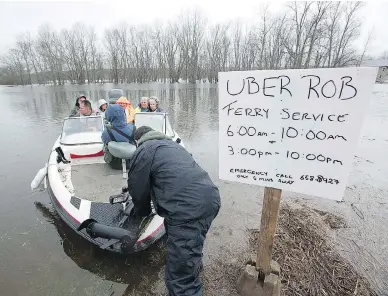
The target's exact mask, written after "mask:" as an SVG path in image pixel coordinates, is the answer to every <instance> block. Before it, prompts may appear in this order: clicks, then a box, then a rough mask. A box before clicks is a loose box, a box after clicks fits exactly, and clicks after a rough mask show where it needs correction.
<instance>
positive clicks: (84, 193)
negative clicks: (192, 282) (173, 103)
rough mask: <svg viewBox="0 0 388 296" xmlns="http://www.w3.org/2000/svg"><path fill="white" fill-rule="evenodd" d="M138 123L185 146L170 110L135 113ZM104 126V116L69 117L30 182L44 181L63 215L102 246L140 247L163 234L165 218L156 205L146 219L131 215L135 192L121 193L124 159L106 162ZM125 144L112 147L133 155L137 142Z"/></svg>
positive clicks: (129, 250)
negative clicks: (119, 162)
mask: <svg viewBox="0 0 388 296" xmlns="http://www.w3.org/2000/svg"><path fill="white" fill-rule="evenodd" d="M135 123H136V127H137V128H138V127H140V126H144V125H146V126H150V127H151V128H153V129H154V130H157V131H160V132H163V133H165V134H166V135H167V136H169V137H171V138H172V140H173V141H176V142H178V143H179V144H180V145H182V146H183V147H184V144H183V142H182V140H181V139H180V138H179V135H178V134H177V133H176V132H175V131H174V130H173V128H172V127H171V124H170V121H169V119H168V114H167V113H151V112H146V113H136V115H135ZM104 128H105V126H104V122H103V118H102V117H101V116H88V117H68V118H65V119H64V122H63V127H62V132H61V135H60V136H59V137H58V139H57V140H56V141H55V143H54V145H53V148H52V151H51V153H50V156H49V159H48V162H47V164H46V166H45V167H44V168H43V169H41V170H40V171H39V172H38V174H37V176H36V177H35V179H34V180H33V181H32V183H31V187H32V189H35V188H37V187H38V186H39V184H41V183H42V181H43V184H45V188H47V190H48V193H49V196H50V199H51V201H52V204H53V206H54V208H55V209H56V211H57V212H58V214H59V215H60V217H61V218H62V219H63V220H64V221H65V222H66V223H67V224H68V225H69V226H70V227H71V228H72V229H74V230H75V231H76V232H77V233H78V234H80V235H81V236H83V237H84V238H85V239H87V240H88V241H90V242H92V243H94V244H96V245H97V246H99V247H100V248H102V249H106V250H109V251H114V252H119V253H134V252H138V251H142V250H144V249H146V248H148V247H149V246H150V245H151V244H153V243H155V242H156V241H157V240H159V239H160V238H161V237H162V236H163V235H164V234H165V229H164V223H163V218H162V217H160V216H158V215H157V214H156V212H155V211H154V210H153V212H152V214H151V215H150V216H148V217H146V218H145V219H143V220H142V221H135V220H134V219H132V218H131V217H129V212H130V210H131V209H132V208H133V203H132V201H131V197H130V196H129V194H128V193H127V192H126V190H123V191H122V192H121V193H120V194H117V193H118V191H119V190H121V188H123V186H126V174H125V173H126V171H125V170H126V166H125V160H123V163H124V165H123V167H122V170H121V169H120V170H117V169H113V168H111V167H110V165H109V164H107V163H105V161H104V152H103V143H102V140H101V134H102V132H103V130H104ZM110 144H112V145H113V146H114V145H115V144H117V143H116V142H110ZM126 144H127V146H126V147H124V148H123V147H119V148H118V149H125V151H119V153H118V154H116V155H115V154H114V153H113V152H112V151H111V149H110V151H111V153H112V154H113V155H114V156H119V157H127V158H129V161H130V157H131V155H132V154H133V152H134V151H135V149H136V147H135V146H134V145H131V144H129V143H126ZM114 148H115V147H114ZM116 148H117V147H116ZM120 155H126V156H120ZM123 172H124V178H123Z"/></svg>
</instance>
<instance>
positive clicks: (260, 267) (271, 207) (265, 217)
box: [256, 187, 282, 276]
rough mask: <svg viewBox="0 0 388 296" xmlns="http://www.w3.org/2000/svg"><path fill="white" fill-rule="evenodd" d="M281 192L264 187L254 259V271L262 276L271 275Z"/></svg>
mask: <svg viewBox="0 0 388 296" xmlns="http://www.w3.org/2000/svg"><path fill="white" fill-rule="evenodd" d="M281 196H282V190H281V189H276V188H270V187H265V189H264V200H263V210H262V212H261V224H260V233H259V249H258V251H257V258H256V270H257V271H259V273H261V275H262V276H266V275H269V274H270V273H271V260H272V249H273V243H274V238H275V233H276V227H277V224H278V217H279V207H280V199H281Z"/></svg>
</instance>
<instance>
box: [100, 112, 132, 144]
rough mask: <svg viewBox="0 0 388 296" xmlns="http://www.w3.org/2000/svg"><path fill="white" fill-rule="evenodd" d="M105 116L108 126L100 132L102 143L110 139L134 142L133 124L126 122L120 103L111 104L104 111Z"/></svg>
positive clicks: (106, 142)
mask: <svg viewBox="0 0 388 296" xmlns="http://www.w3.org/2000/svg"><path fill="white" fill-rule="evenodd" d="M105 118H106V119H107V120H108V121H109V122H110V126H106V129H104V131H103V132H102V135H101V139H102V142H103V143H104V144H108V142H110V141H116V142H130V143H133V144H135V142H134V134H133V132H134V128H135V126H134V125H133V124H130V123H129V124H128V123H127V120H126V116H125V112H124V110H123V108H121V106H120V105H117V104H113V105H109V107H108V108H107V109H106V111H105Z"/></svg>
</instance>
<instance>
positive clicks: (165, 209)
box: [128, 131, 220, 223]
mask: <svg viewBox="0 0 388 296" xmlns="http://www.w3.org/2000/svg"><path fill="white" fill-rule="evenodd" d="M164 137H165V136H164V134H161V133H158V132H155V131H151V132H148V133H146V134H145V135H143V137H141V138H140V139H139V147H138V148H137V150H136V152H135V154H134V155H133V157H132V158H131V161H130V165H129V168H128V190H129V193H130V195H131V196H132V200H133V203H134V208H135V213H137V214H139V215H147V214H149V213H150V211H151V208H150V201H151V199H152V200H153V203H154V205H155V209H156V212H157V213H158V215H160V216H162V217H164V218H165V219H166V221H167V222H169V223H174V222H176V223H180V222H185V221H190V220H195V219H201V218H204V217H208V216H209V215H212V214H214V211H215V210H218V209H219V208H220V195H219V191H218V188H217V187H216V186H215V185H214V184H213V182H212V181H211V179H210V177H209V175H208V173H207V172H206V171H204V170H203V169H202V168H201V167H200V166H199V165H198V164H197V163H196V162H195V160H194V159H193V157H192V156H191V155H190V153H189V152H188V151H187V150H186V149H185V148H183V147H182V146H180V145H179V144H178V143H176V142H174V141H172V140H170V139H163V138H164ZM155 138H156V139H155Z"/></svg>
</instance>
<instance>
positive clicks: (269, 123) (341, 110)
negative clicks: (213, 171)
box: [219, 67, 377, 200]
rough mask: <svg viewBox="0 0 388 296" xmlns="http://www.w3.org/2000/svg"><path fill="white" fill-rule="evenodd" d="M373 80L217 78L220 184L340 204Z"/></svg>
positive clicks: (357, 73) (266, 75)
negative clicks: (253, 186)
mask: <svg viewBox="0 0 388 296" xmlns="http://www.w3.org/2000/svg"><path fill="white" fill-rule="evenodd" d="M376 74H377V69H376V68H356V67H354V68H337V69H303V70H279V71H241V72H222V73H219V121H220V122H219V138H220V146H219V158H220V159H219V171H220V173H219V174H220V179H224V180H230V181H238V182H242V183H248V184H256V185H260V186H268V187H274V188H279V189H284V190H289V191H294V192H299V193H305V194H310V195H315V196H320V197H326V198H330V199H335V200H341V199H342V195H343V192H344V189H345V187H346V183H347V179H348V174H349V171H350V169H351V165H352V159H353V155H354V151H355V147H356V145H357V142H358V137H359V131H360V128H361V124H362V119H363V117H364V113H365V110H366V109H367V105H368V102H369V99H370V97H371V95H372V88H373V84H374V82H375V79H376Z"/></svg>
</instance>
